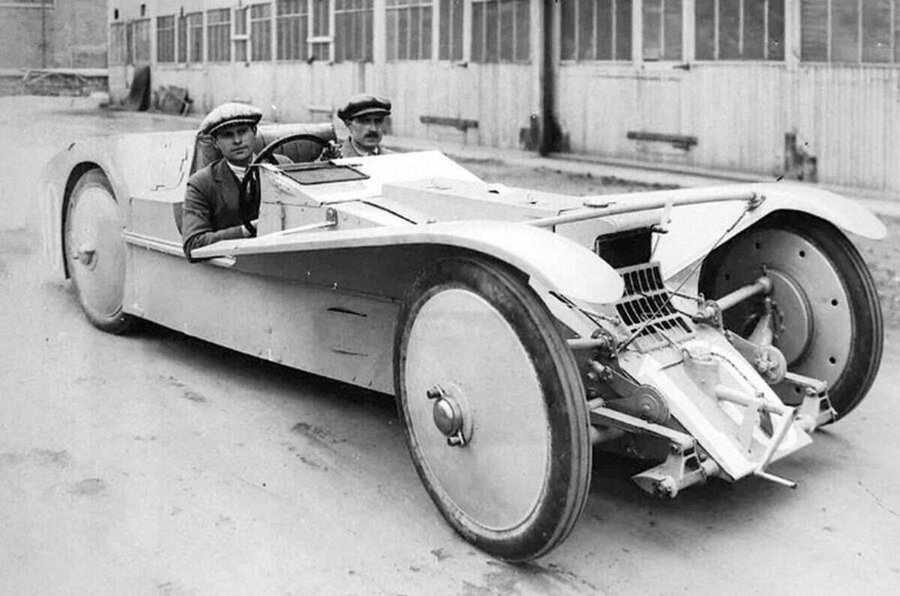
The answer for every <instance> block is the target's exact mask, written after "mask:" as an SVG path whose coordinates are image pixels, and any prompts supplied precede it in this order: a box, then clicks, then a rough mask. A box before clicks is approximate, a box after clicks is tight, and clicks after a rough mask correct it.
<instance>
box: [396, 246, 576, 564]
mask: <svg viewBox="0 0 900 596" xmlns="http://www.w3.org/2000/svg"><path fill="white" fill-rule="evenodd" d="M454 302H456V303H459V304H465V305H466V307H465V308H464V309H462V310H453V309H450V310H443V311H442V310H441V309H442V308H446V306H445V305H447V304H453V303H454ZM469 305H472V306H473V308H469ZM423 313H424V314H423ZM441 313H443V314H445V315H447V316H442V314H441ZM495 329H497V330H499V332H494V330H495ZM498 346H502V347H503V348H504V349H502V350H494V351H492V349H493V348H497V347H498ZM498 352H501V353H498ZM502 352H506V353H502ZM504 358H506V360H507V362H506V363H505V365H504V363H503V359H504ZM520 373H521V374H520ZM532 375H533V377H532ZM394 382H395V387H396V391H397V397H398V409H399V412H400V417H401V419H402V421H403V427H404V433H405V436H406V441H407V446H408V447H409V451H410V454H411V456H412V460H413V463H414V465H415V468H416V470H417V472H418V474H419V477H420V478H421V479H422V482H423V483H424V485H425V488H426V490H427V491H428V493H429V495H430V496H431V498H432V500H433V501H434V503H435V505H436V506H437V508H438V509H439V510H440V512H441V514H442V515H443V516H444V518H445V519H446V520H447V521H448V522H449V523H450V525H451V526H452V527H453V528H454V529H455V530H456V531H457V532H458V533H459V534H460V535H461V536H462V537H464V538H465V539H466V540H468V541H469V542H471V543H472V544H474V545H476V546H477V547H479V548H480V549H482V550H484V551H485V552H487V553H489V554H491V555H493V556H495V557H498V558H500V559H504V560H506V561H510V562H522V561H528V560H531V559H534V558H537V557H540V556H542V555H544V554H546V553H548V552H549V551H550V550H552V549H553V548H555V547H556V546H558V545H559V544H560V543H562V542H563V541H564V540H565V538H566V537H567V536H568V535H569V533H570V532H571V530H572V528H573V527H574V525H575V523H576V521H577V520H578V518H579V516H580V514H581V512H582V510H583V508H584V505H585V502H586V500H587V495H588V489H589V486H590V475H591V444H590V440H589V434H588V428H589V427H588V424H589V423H588V411H587V404H586V401H585V397H584V389H583V386H582V384H581V378H580V375H579V371H578V368H577V366H576V364H575V361H574V358H573V356H572V353H571V351H570V350H569V348H568V346H567V345H566V342H565V340H564V339H563V338H562V337H561V336H560V334H559V332H558V330H557V327H556V325H555V323H554V320H553V318H552V316H551V315H550V314H549V313H548V312H547V310H546V308H545V307H544V305H543V303H542V302H541V301H540V299H539V298H538V297H537V296H536V295H535V294H534V292H533V291H532V290H531V289H530V288H529V287H528V285H527V284H526V283H524V282H523V281H522V279H521V278H520V277H519V276H516V275H514V274H512V273H511V272H510V271H508V270H507V269H505V268H504V267H502V266H501V265H498V264H494V263H492V262H488V261H485V260H481V259H476V258H451V259H447V260H444V261H439V262H437V263H436V264H434V266H433V267H432V268H431V269H430V270H428V271H427V272H425V273H424V274H423V275H421V276H420V277H419V278H418V279H417V281H416V282H415V284H414V285H413V287H412V288H411V290H410V292H409V293H408V296H407V299H406V301H405V302H404V304H403V307H402V309H401V313H400V318H399V325H398V328H397V332H396V336H395V345H394ZM432 384H434V385H440V386H444V387H446V386H448V385H450V386H453V387H455V388H456V389H457V390H458V391H457V393H458V394H459V395H460V396H461V399H462V401H463V402H465V403H466V404H467V406H468V407H467V408H466V415H467V416H468V418H467V422H469V423H470V424H471V428H472V430H471V442H470V443H468V444H467V445H465V446H462V447H459V446H455V447H454V446H449V445H448V444H447V443H446V441H447V439H446V437H445V436H444V435H443V434H441V431H440V430H438V428H437V426H435V425H434V424H433V423H429V421H428V420H426V418H427V412H428V411H430V410H429V407H431V406H432V404H433V402H430V401H429V398H428V397H427V396H426V395H425V392H424V389H423V388H424V387H425V386H426V385H427V386H431V385H432ZM498 389H501V390H500V391H498ZM517 415H518V416H517ZM423 416H424V417H425V418H423ZM423 420H424V422H423ZM503 421H505V422H503ZM532 431H533V432H532ZM535 454H542V455H538V456H535ZM544 455H545V456H546V457H544ZM541 459H543V460H544V461H540V460H541ZM491 462H493V463H491ZM510 477H512V481H510ZM460 478H461V479H462V481H461V482H459V479H460ZM513 485H515V486H516V487H519V486H520V487H521V490H518V489H514V488H513ZM526 495H531V496H526ZM482 496H484V497H486V498H485V499H482V498H481V497H482Z"/></svg>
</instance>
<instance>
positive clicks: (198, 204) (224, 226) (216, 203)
mask: <svg viewBox="0 0 900 596" xmlns="http://www.w3.org/2000/svg"><path fill="white" fill-rule="evenodd" d="M239 187H240V183H239V181H238V179H237V176H235V175H234V172H232V171H231V169H230V168H229V167H228V162H227V161H225V160H224V159H220V160H218V161H215V162H213V163H211V164H209V165H208V166H206V167H205V168H203V169H201V170H198V171H196V172H194V174H193V175H192V176H191V178H190V180H188V183H187V190H186V191H185V193H184V203H183V205H182V208H181V213H182V216H181V218H182V219H181V239H182V245H183V247H184V254H185V255H187V257H188V258H189V259H190V258H191V250H193V249H195V248H200V247H201V246H206V245H207V244H212V243H213V242H218V241H219V240H231V239H234V238H243V237H244V230H243V225H242V223H241V215H240V209H239V205H238V190H239ZM258 213H259V206H258V205H257V206H256V209H251V216H252V217H251V219H256V217H257V214H258Z"/></svg>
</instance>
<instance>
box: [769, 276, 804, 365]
mask: <svg viewBox="0 0 900 596" xmlns="http://www.w3.org/2000/svg"><path fill="white" fill-rule="evenodd" d="M767 274H768V275H769V276H770V277H771V278H772V283H773V286H774V289H773V291H772V295H773V296H775V301H776V303H777V307H778V311H779V314H780V315H781V316H780V317H779V318H780V319H781V320H782V321H785V322H787V325H786V328H785V325H784V324H783V325H782V328H781V329H776V330H775V335H776V336H777V337H778V342H777V343H778V347H779V348H780V349H781V351H782V352H783V353H784V357H785V359H787V361H788V362H796V361H797V360H799V359H800V358H801V357H802V356H803V354H804V353H805V352H806V349H807V348H808V347H809V342H810V338H811V337H813V332H814V329H813V324H812V319H811V317H810V305H809V302H808V301H807V299H806V293H805V292H804V291H803V288H801V287H800V286H799V284H798V283H797V282H796V281H795V280H794V279H793V277H792V276H790V275H788V274H786V273H783V272H781V271H778V270H777V269H769V270H768V272H767Z"/></svg>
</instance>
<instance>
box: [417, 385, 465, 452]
mask: <svg viewBox="0 0 900 596" xmlns="http://www.w3.org/2000/svg"><path fill="white" fill-rule="evenodd" d="M426 395H427V396H428V399H431V400H434V405H433V406H432V411H431V414H432V419H433V420H434V425H435V426H436V427H437V429H438V430H439V431H441V434H443V435H444V436H445V437H447V445H449V446H451V447H464V446H465V445H466V443H468V442H469V439H470V438H471V422H470V420H471V417H469V416H467V415H466V413H465V410H464V406H463V404H464V403H465V402H464V400H463V399H462V398H461V397H459V396H460V395H461V393H460V392H459V391H458V390H457V391H451V392H448V391H446V390H444V389H443V388H442V387H441V386H440V385H435V386H434V387H432V388H431V389H429V390H428V391H426ZM467 422H469V424H466V423H467ZM466 429H468V431H469V432H464V431H465V430H466Z"/></svg>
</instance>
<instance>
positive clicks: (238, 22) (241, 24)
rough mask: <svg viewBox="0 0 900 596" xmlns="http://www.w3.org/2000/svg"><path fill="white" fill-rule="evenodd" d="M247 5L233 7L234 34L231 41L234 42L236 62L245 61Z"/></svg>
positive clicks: (247, 36)
mask: <svg viewBox="0 0 900 596" xmlns="http://www.w3.org/2000/svg"><path fill="white" fill-rule="evenodd" d="M249 39H250V36H249V35H247V7H246V6H245V7H243V8H235V9H234V34H233V35H232V36H231V41H232V42H233V43H234V59H235V61H237V62H246V61H247V41H248V40H249Z"/></svg>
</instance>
